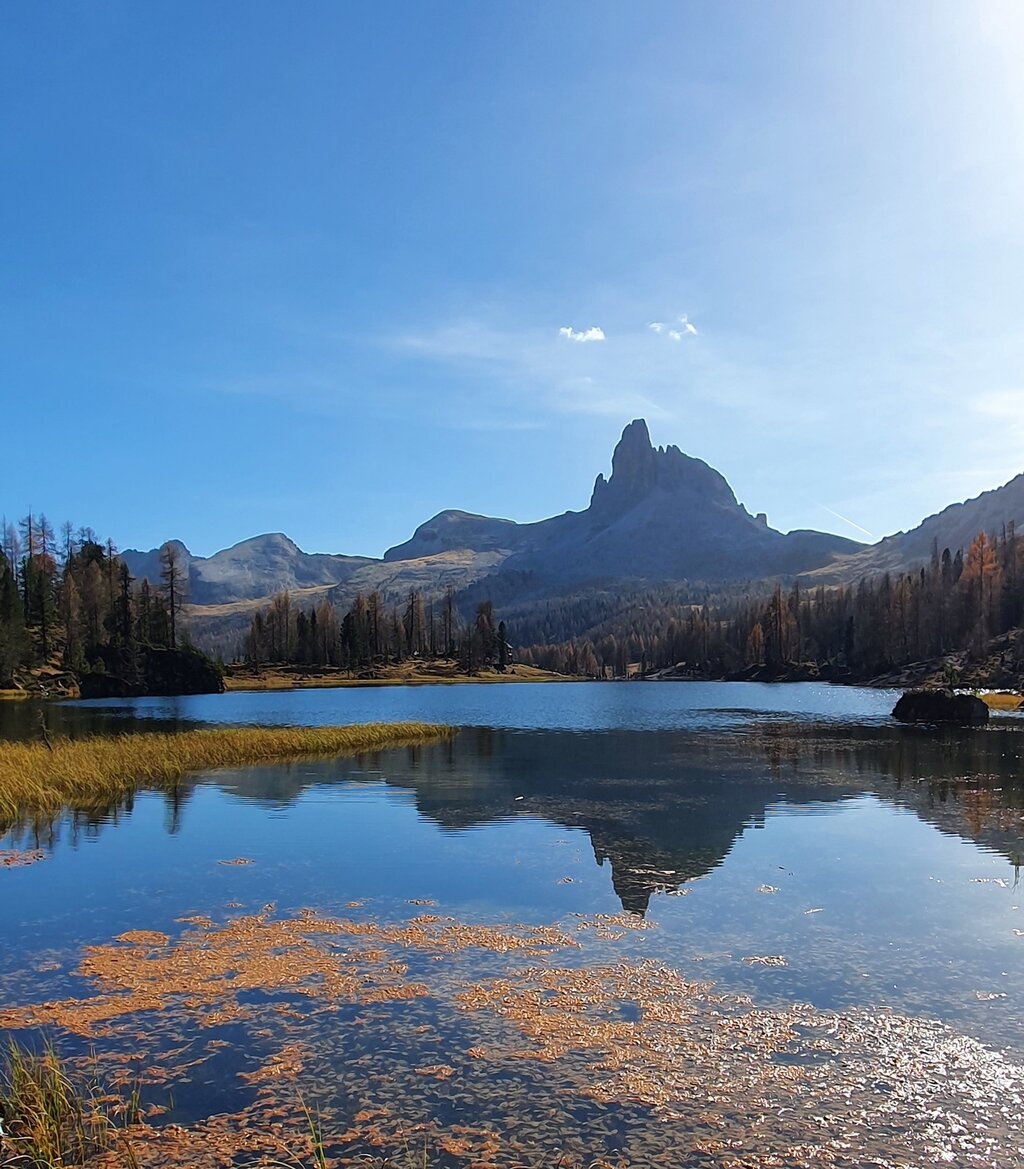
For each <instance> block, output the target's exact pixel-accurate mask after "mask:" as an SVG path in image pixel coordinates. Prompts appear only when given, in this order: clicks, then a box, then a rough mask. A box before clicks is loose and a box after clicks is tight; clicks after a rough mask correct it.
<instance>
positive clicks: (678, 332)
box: [647, 313, 697, 341]
mask: <svg viewBox="0 0 1024 1169" xmlns="http://www.w3.org/2000/svg"><path fill="white" fill-rule="evenodd" d="M647 327H648V329H650V330H651V332H652V333H665V335H666V336H667V337H668V339H669V340H670V341H684V340H685V339H686V338H687V337H696V336H697V326H696V325H692V324H691V323H690V318H689V316H688V315H687V314H686V313H683V315H682V316H681V317H680V318H679V326H678V328H675V329H668V330H666V327H665V325H664V323H663V322H662V321H651V323H650V324H649V325H648V326H647Z"/></svg>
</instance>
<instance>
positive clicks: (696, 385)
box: [0, 0, 1024, 554]
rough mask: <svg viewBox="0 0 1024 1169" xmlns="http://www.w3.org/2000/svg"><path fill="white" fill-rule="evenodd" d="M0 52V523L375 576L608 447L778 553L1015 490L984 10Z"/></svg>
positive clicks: (871, 8) (206, 34)
mask: <svg viewBox="0 0 1024 1169" xmlns="http://www.w3.org/2000/svg"><path fill="white" fill-rule="evenodd" d="M0 21H2V25H3V27H2V31H0V102H2V108H3V111H4V115H3V118H2V120H0V159H2V168H3V169H2V175H3V181H2V183H0V215H2V222H3V224H4V231H3V244H2V253H0V256H2V259H0V386H2V393H3V409H2V414H0V428H2V431H3V434H2V438H0V507H2V508H3V509H5V510H6V511H7V514H8V516H9V517H10V516H13V515H17V514H21V513H22V512H24V511H25V510H26V509H27V508H28V507H29V506H30V505H31V506H32V507H33V508H35V509H36V510H42V511H45V512H46V513H47V515H48V516H49V518H50V519H51V520H53V521H55V522H57V523H59V522H60V521H62V520H64V519H65V518H71V519H73V520H74V521H75V522H76V523H88V524H91V525H92V526H93V527H95V528H96V529H97V530H99V531H100V532H101V533H102V534H107V533H109V534H110V535H112V536H113V537H114V538H115V540H116V541H117V542H118V543H119V544H121V545H122V546H125V547H128V546H137V547H149V546H152V545H155V544H157V543H159V542H161V541H162V540H164V539H166V538H168V537H171V536H176V537H179V538H181V539H184V540H185V542H186V543H187V544H188V545H189V546H190V547H191V548H192V549H193V551H195V552H197V553H199V554H209V553H211V552H213V551H215V550H216V549H217V548H220V547H223V546H225V545H227V544H230V543H233V542H235V541H237V540H240V539H243V538H245V537H247V536H249V535H253V534H255V533H257V532H261V531H275V530H282V531H285V532H287V533H288V534H289V535H291V536H292V537H293V538H294V539H295V540H296V541H297V542H298V543H299V544H300V545H301V546H302V547H304V548H306V549H307V550H309V551H331V552H354V553H365V554H379V553H380V552H382V551H383V550H384V549H385V548H386V547H388V546H389V545H391V544H394V543H398V542H400V541H402V540H404V539H405V538H407V537H408V535H409V534H410V533H411V531H412V529H413V528H414V527H415V526H416V525H417V524H418V523H420V522H422V521H423V520H425V519H426V518H428V517H429V516H430V515H432V514H433V513H434V512H436V511H438V510H440V509H441V508H444V507H461V508H465V509H467V510H471V511H479V512H484V513H487V514H495V515H502V516H510V517H512V518H515V519H520V520H532V519H537V518H540V517H542V516H545V515H549V514H552V513H555V512H560V511H563V510H565V509H566V508H580V507H583V506H585V505H586V503H587V501H588V499H589V494H590V489H591V486H592V483H593V479H594V476H595V475H596V474H597V472H598V471H607V468H608V461H609V458H610V455H611V450H612V447H613V445H614V442H615V440H616V439H617V437H618V434H619V432H620V431H621V429H622V427H623V426H624V425H625V423H626V422H628V421H629V420H630V419H631V418H633V417H635V416H638V415H642V416H644V417H646V418H647V420H648V422H649V425H650V428H651V432H652V436H653V438H654V441H655V442H656V443H670V442H674V443H677V444H678V445H679V446H681V447H682V449H683V450H685V451H687V452H688V453H690V454H694V455H697V456H699V457H701V458H704V459H706V460H707V461H708V462H710V463H712V464H713V465H715V466H717V467H718V468H719V469H720V470H721V471H722V472H723V473H724V474H725V475H726V477H727V478H728V479H729V481H730V482H731V483H732V485H733V487H734V488H735V490H736V492H737V495H738V496H739V498H740V500H741V501H742V502H744V503H745V504H746V505H747V506H748V507H749V509H750V510H751V511H766V512H767V513H768V517H769V521H770V522H771V523H772V524H773V525H774V526H776V527H780V528H782V529H789V528H793V527H818V528H823V529H830V530H834V531H839V532H842V533H843V534H847V535H854V536H856V535H857V534H858V530H857V528H854V527H851V526H849V525H848V524H847V523H845V522H844V521H843V520H842V519H840V518H839V517H840V516H842V517H846V518H847V519H848V520H852V521H853V522H854V523H855V524H857V525H860V527H861V528H863V529H866V530H867V531H870V532H871V533H873V534H874V536H875V537H876V538H877V537H880V536H882V535H884V534H886V533H888V532H891V531H894V530H896V529H899V528H905V527H909V526H913V525H914V524H915V523H917V522H918V521H919V520H920V519H921V518H922V517H923V516H924V515H925V514H927V513H929V512H932V511H935V510H938V509H939V508H941V507H943V506H945V505H946V504H947V503H949V502H952V501H954V500H958V499H962V498H965V497H967V496H969V495H973V494H976V493H977V492H979V491H981V490H984V489H986V488H989V487H992V486H995V485H997V484H999V483H1002V482H1004V481H1005V480H1006V479H1008V478H1010V477H1011V476H1013V475H1014V474H1017V473H1018V472H1020V471H1021V470H1024V380H1022V379H1024V279H1022V273H1024V215H1022V213H1021V211H1022V208H1024V72H1022V71H1021V69H1020V68H1019V62H1020V60H1021V59H1024V6H1022V5H1020V4H1017V3H1015V2H1008V3H980V4H952V3H938V2H932V0H928V2H927V3H910V2H908V3H900V4H892V3H890V2H888V0H886V2H884V3H882V2H872V0H859V2H858V3H849V4H847V3H839V2H836V3H828V4H822V3H820V2H819V0H813V2H806V3H801V2H796V0H794V2H787V3H770V2H756V3H755V2H754V0H751V2H749V3H728V2H726V3H723V2H720V0H708V2H707V3H681V2H677V3H671V4H659V3H645V4H643V5H632V4H625V3H617V4H606V3H600V2H596V3H595V2H587V3H579V4H576V3H563V2H560V3H557V4H541V3H522V2H521V0H516V2H514V3H512V2H510V3H479V2H476V0H474V2H466V3H456V2H445V3H439V2H433V0H417V2H415V3H400V4H390V5H374V4H368V3H365V4H355V3H352V4H348V3H346V4H338V3H315V2H307V3H303V4H301V5H293V4H285V3H273V4H270V3H245V4H243V3H235V2H226V3H219V4H208V3H185V2H182V0H175V2H173V3H155V2H150V3H146V4H142V5H140V4H129V3H120V2H117V0H108V2H106V3H90V4H77V3H60V4H56V3H48V2H41V3H40V2H31V3H29V2H28V0H23V2H21V3H11V4H7V5H5V6H4V8H3V12H2V14H0ZM684 317H685V318H686V321H687V323H688V324H690V325H691V326H692V327H693V329H695V330H696V332H692V331H690V330H687V329H686V327H685V326H684V325H682V323H681V322H682V319H683V318H684ZM652 323H660V324H661V325H662V326H663V328H662V329H661V330H660V331H656V330H654V329H652V328H650V325H651V324H652ZM561 330H564V332H561ZM673 332H674V333H676V334H678V337H677V338H673V336H672V335H671V334H672V333H673ZM598 333H600V334H601V337H602V338H603V339H601V338H599V337H598V335H597V334H598Z"/></svg>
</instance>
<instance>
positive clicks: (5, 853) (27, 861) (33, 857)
mask: <svg viewBox="0 0 1024 1169" xmlns="http://www.w3.org/2000/svg"><path fill="white" fill-rule="evenodd" d="M43 860H46V853H45V852H43V850H42V849H41V848H29V849H26V850H25V851H23V852H20V851H18V850H16V849H0V869H22V868H25V866H26V865H34V864H37V863H38V862H39V861H43Z"/></svg>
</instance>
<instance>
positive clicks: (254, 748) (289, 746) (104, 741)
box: [0, 723, 451, 825]
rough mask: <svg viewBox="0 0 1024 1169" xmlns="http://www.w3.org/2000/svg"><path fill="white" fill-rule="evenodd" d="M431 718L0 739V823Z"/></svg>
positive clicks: (425, 731) (363, 743) (349, 748)
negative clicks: (49, 739) (30, 740)
mask: <svg viewBox="0 0 1024 1169" xmlns="http://www.w3.org/2000/svg"><path fill="white" fill-rule="evenodd" d="M449 734H451V730H450V729H449V728H448V727H439V726H434V725H431V724H430V723H367V724H365V725H362V726H348V727H228V728H220V729H216V730H200V731H179V732H178V733H176V734H135V735H117V736H111V737H94V738H85V739H57V740H54V741H52V742H50V743H49V744H47V743H43V742H38V743H22V742H4V743H0V825H2V824H3V823H5V822H6V823H14V822H16V821H18V820H20V819H23V818H25V817H28V816H38V815H47V814H52V813H54V812H57V811H59V810H60V809H61V808H64V807H68V806H71V807H91V806H97V805H102V804H105V803H109V802H111V801H113V800H116V799H118V798H119V797H123V796H127V795H130V794H131V793H132V792H133V791H135V789H136V788H138V787H156V788H170V787H173V786H174V785H175V784H176V783H177V782H178V781H179V780H180V779H181V778H182V776H184V775H187V774H188V773H190V772H195V771H209V770H213V769H214V768H220V767H244V766H247V765H252V764H257V763H272V762H279V761H283V760H288V759H299V758H303V757H313V756H321V757H323V756H332V755H342V754H353V753H357V752H360V751H374V750H381V749H383V748H386V747H399V746H403V745H406V744H412V743H417V742H425V741H429V740H430V739H437V738H443V737H445V736H447V735H449Z"/></svg>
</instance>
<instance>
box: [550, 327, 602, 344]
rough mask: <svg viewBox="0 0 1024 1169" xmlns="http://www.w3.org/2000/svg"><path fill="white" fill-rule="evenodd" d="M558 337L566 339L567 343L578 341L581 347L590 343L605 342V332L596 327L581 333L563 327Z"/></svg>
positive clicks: (582, 330)
mask: <svg viewBox="0 0 1024 1169" xmlns="http://www.w3.org/2000/svg"><path fill="white" fill-rule="evenodd" d="M558 335H559V337H564V338H565V339H566V341H576V342H577V343H578V344H580V345H584V344H586V342H588V341H603V340H604V330H603V329H599V328H597V327H596V326H595V327H594V328H590V329H581V330H580V331H579V332H575V331H574V330H573V329H571V328H569V327H568V326H563V327H562V328H561V329H559V330H558Z"/></svg>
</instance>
